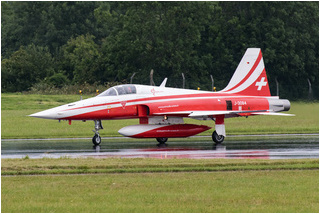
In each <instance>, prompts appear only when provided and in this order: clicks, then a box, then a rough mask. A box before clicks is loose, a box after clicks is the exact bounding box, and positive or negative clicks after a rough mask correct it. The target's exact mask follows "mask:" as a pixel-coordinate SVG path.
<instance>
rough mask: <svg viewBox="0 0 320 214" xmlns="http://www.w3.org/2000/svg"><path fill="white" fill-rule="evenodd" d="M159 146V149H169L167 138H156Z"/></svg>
mask: <svg viewBox="0 0 320 214" xmlns="http://www.w3.org/2000/svg"><path fill="white" fill-rule="evenodd" d="M156 139H157V141H158V142H159V144H157V146H158V147H167V144H166V142H167V141H168V138H167V137H158V138H156Z"/></svg>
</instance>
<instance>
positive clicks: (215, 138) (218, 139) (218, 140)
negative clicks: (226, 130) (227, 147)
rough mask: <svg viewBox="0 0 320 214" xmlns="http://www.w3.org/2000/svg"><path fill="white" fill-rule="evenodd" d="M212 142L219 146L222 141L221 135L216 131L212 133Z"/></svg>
mask: <svg viewBox="0 0 320 214" xmlns="http://www.w3.org/2000/svg"><path fill="white" fill-rule="evenodd" d="M212 140H213V141H214V142H215V143H216V144H221V143H222V142H223V140H224V136H223V135H218V133H217V132H216V131H214V132H213V133H212Z"/></svg>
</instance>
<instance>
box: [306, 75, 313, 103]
mask: <svg viewBox="0 0 320 214" xmlns="http://www.w3.org/2000/svg"><path fill="white" fill-rule="evenodd" d="M307 80H308V84H309V91H308V99H309V100H313V94H312V87H311V82H310V80H309V78H307Z"/></svg>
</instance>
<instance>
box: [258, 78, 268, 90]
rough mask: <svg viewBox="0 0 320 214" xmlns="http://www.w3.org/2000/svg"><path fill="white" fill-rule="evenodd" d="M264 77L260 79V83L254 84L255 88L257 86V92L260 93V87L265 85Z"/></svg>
mask: <svg viewBox="0 0 320 214" xmlns="http://www.w3.org/2000/svg"><path fill="white" fill-rule="evenodd" d="M264 79H265V78H264V77H261V80H260V82H256V86H258V91H261V88H262V86H266V85H267V81H264Z"/></svg>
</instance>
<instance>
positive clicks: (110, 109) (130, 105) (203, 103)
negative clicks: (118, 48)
mask: <svg viewBox="0 0 320 214" xmlns="http://www.w3.org/2000/svg"><path fill="white" fill-rule="evenodd" d="M166 81H167V78H165V79H164V81H163V82H162V84H161V85H160V86H159V87H156V86H148V85H133V84H130V85H119V86H115V87H112V88H109V89H108V90H106V91H104V92H103V93H101V94H100V95H98V96H96V97H93V98H89V99H86V100H81V101H77V102H74V103H69V104H66V105H62V106H59V107H56V108H52V109H48V110H45V111H41V112H38V113H35V114H32V115H30V116H31V117H38V118H45V119H56V120H68V121H69V124H71V121H72V120H83V121H86V120H93V121H94V123H95V130H94V132H95V135H94V137H93V139H92V142H93V144H95V145H99V144H100V143H101V137H100V134H99V130H100V129H103V127H102V123H101V121H102V120H115V119H134V118H139V123H140V124H138V125H132V126H127V127H124V128H122V129H120V130H119V133H120V134H121V135H123V136H127V137H133V138H156V139H157V141H158V142H159V143H160V144H164V143H165V142H166V141H167V140H168V138H176V137H189V136H192V135H196V134H199V133H201V132H204V131H206V130H208V129H211V127H208V126H204V125H194V124H185V123H184V121H183V118H185V117H189V118H192V119H198V120H213V121H215V131H214V132H213V134H212V139H213V141H214V142H216V143H222V142H223V140H224V138H225V136H226V131H225V125H224V119H225V118H232V117H248V116H252V115H283V116H285V115H288V116H291V115H290V114H283V113H279V112H280V111H288V110H289V109H290V102H289V101H288V100H285V99H279V97H277V96H271V95H270V90H269V84H268V79H267V75H266V71H265V66H264V62H263V58H262V53H261V50H260V49H259V48H248V49H247V51H246V53H245V54H244V56H243V58H242V60H241V62H240V63H239V65H238V67H237V69H236V71H235V73H234V75H233V76H232V78H231V80H230V82H229V84H228V85H227V87H226V88H224V89H223V90H221V91H218V92H208V91H200V90H189V89H178V88H169V87H165V85H166Z"/></svg>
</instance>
